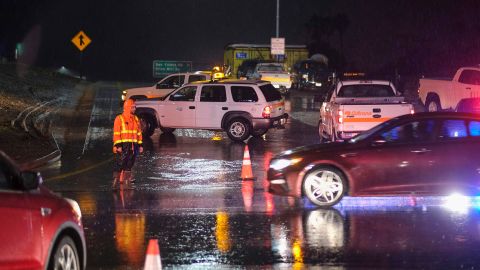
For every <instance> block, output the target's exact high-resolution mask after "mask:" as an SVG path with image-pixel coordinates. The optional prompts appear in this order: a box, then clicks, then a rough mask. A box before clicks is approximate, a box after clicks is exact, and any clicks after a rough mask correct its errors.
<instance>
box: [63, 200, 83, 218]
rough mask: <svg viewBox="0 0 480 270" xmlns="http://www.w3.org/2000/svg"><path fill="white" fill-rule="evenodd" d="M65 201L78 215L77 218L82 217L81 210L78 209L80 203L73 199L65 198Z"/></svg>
mask: <svg viewBox="0 0 480 270" xmlns="http://www.w3.org/2000/svg"><path fill="white" fill-rule="evenodd" d="M65 200H67V202H68V203H69V204H70V205H71V206H72V209H73V211H75V213H76V214H77V215H78V218H82V210H80V205H78V203H77V202H76V201H75V200H72V199H69V198H65Z"/></svg>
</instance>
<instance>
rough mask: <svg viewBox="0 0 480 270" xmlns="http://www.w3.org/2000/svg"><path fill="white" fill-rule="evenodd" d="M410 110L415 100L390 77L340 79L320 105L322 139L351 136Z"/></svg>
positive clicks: (338, 138)
mask: <svg viewBox="0 0 480 270" xmlns="http://www.w3.org/2000/svg"><path fill="white" fill-rule="evenodd" d="M342 87H343V88H342ZM409 113H413V106H412V104H409V103H406V102H405V101H404V97H400V96H398V95H397V91H396V89H395V88H394V86H393V85H392V84H391V83H389V82H387V81H349V82H339V83H338V84H337V86H336V87H335V89H334V90H333V91H332V92H331V93H330V94H329V96H328V97H327V99H326V100H325V102H324V103H323V104H322V107H321V109H320V118H321V119H320V121H319V128H318V129H319V135H320V140H321V141H323V140H329V141H336V140H344V139H348V138H351V137H353V136H355V135H357V134H358V133H360V132H363V131H365V130H368V129H370V128H372V127H374V126H376V125H378V124H380V123H382V122H385V121H387V120H389V119H391V118H393V117H396V116H399V115H404V114H409Z"/></svg>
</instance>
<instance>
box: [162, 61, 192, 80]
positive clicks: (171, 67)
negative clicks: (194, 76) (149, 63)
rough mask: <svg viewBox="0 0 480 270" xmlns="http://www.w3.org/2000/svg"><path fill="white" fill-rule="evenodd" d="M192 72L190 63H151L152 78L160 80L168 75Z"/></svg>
mask: <svg viewBox="0 0 480 270" xmlns="http://www.w3.org/2000/svg"><path fill="white" fill-rule="evenodd" d="M191 70H192V62H191V61H163V60H154V61H153V77H154V78H160V77H163V76H165V75H168V74H172V73H178V72H189V71H191Z"/></svg>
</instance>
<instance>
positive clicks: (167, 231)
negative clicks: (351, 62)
mask: <svg viewBox="0 0 480 270" xmlns="http://www.w3.org/2000/svg"><path fill="white" fill-rule="evenodd" d="M121 87H122V86H121V85H119V84H106V83H98V84H95V85H94V86H93V87H92V89H90V96H88V95H86V97H85V99H84V100H83V102H81V104H80V105H79V107H78V108H77V109H78V111H77V112H76V113H74V114H73V115H74V116H72V117H74V119H73V120H71V121H65V123H64V125H65V127H63V128H62V129H61V131H62V132H63V134H65V135H64V136H63V138H61V139H59V141H60V144H61V148H62V150H63V157H62V161H61V164H58V166H57V167H55V168H49V169H46V170H45V171H44V175H45V176H46V178H47V180H46V185H47V186H48V187H49V188H51V189H53V190H54V191H56V192H59V193H61V194H62V195H64V196H66V197H70V198H73V199H75V200H77V201H78V203H79V204H80V207H81V209H82V212H83V221H84V225H85V233H86V237H87V248H88V269H141V268H142V267H143V263H144V260H145V251H146V247H147V245H148V241H149V239H158V242H159V246H160V253H161V261H162V265H163V268H164V269H306V268H313V269H372V268H373V269H387V268H388V269H390V268H396V269H414V268H415V269H477V268H480V258H479V256H478V254H479V252H480V218H479V211H478V210H477V209H476V208H475V207H471V208H464V207H460V208H454V209H452V208H446V207H444V206H443V204H444V198H437V197H428V198H416V199H415V198H363V199H358V198H348V197H347V198H345V199H344V201H343V203H342V205H341V206H339V207H336V208H332V209H318V208H315V207H313V206H312V205H310V204H309V203H308V202H306V201H304V200H294V199H291V198H285V197H278V196H274V195H271V194H269V193H268V192H266V188H267V185H266V181H265V170H266V166H267V164H268V160H269V159H270V158H271V157H272V156H273V155H275V154H277V153H279V152H281V151H283V150H286V149H289V148H292V147H296V146H300V145H304V144H309V143H315V142H316V141H318V135H317V130H316V127H315V126H313V125H308V124H305V123H304V122H308V121H303V122H302V121H299V120H297V119H289V121H288V124H287V128H286V129H284V130H271V131H269V132H268V133H267V135H266V136H265V137H264V138H262V139H258V138H251V139H250V140H249V141H248V142H247V144H248V146H249V149H250V155H251V159H252V169H253V173H254V176H255V178H256V179H255V180H254V181H242V180H241V179H239V177H240V172H241V166H242V158H243V154H244V148H245V144H244V143H234V142H232V141H230V139H228V137H227V136H226V134H224V133H221V134H220V135H221V137H222V140H219V141H213V140H212V137H213V135H214V134H215V133H214V132H211V131H196V130H190V129H189V130H177V131H175V132H174V134H173V135H168V134H160V132H159V131H157V132H156V133H155V134H154V135H153V136H152V137H151V139H145V143H144V146H145V152H144V154H143V155H141V156H140V157H139V159H138V160H137V163H136V166H135V167H134V178H135V179H136V180H137V181H136V182H135V183H134V184H130V185H124V186H122V187H121V188H120V189H118V190H113V191H112V189H111V187H110V186H111V179H112V165H113V154H112V153H111V134H112V133H111V132H112V126H113V119H114V117H115V115H116V114H117V113H119V112H120V107H119V97H120V90H121ZM292 100H294V102H291V103H288V102H287V104H289V107H290V108H291V111H296V110H299V111H308V110H309V109H310V108H311V107H312V106H313V104H312V103H311V99H308V100H309V101H308V102H307V103H305V102H301V103H299V102H298V100H303V101H305V99H300V98H298V97H297V98H295V97H293V98H292ZM88 104H91V106H88ZM300 120H302V119H300ZM59 130H60V129H59Z"/></svg>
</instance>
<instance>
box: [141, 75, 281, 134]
mask: <svg viewBox="0 0 480 270" xmlns="http://www.w3.org/2000/svg"><path fill="white" fill-rule="evenodd" d="M136 107H137V111H136V113H137V115H138V116H139V117H140V119H141V122H142V131H143V134H144V135H145V136H151V135H152V134H153V132H154V131H155V129H156V128H157V127H159V128H160V130H162V132H173V131H174V130H175V129H176V128H193V129H207V130H224V131H226V132H227V134H228V136H229V137H230V139H232V140H234V141H243V140H245V139H247V138H248V137H249V136H250V135H252V136H262V135H263V134H265V133H266V132H267V131H268V129H270V128H273V127H276V128H283V127H284V126H285V123H286V120H287V119H288V114H287V113H285V102H284V99H283V98H282V96H281V95H280V93H279V92H278V90H277V89H275V88H274V87H273V86H272V85H271V84H270V83H269V82H266V81H246V80H225V81H219V82H199V83H192V84H187V85H185V86H183V87H181V88H179V89H177V90H175V91H174V92H172V93H171V94H169V95H168V96H166V97H164V98H158V99H149V100H137V102H136Z"/></svg>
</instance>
